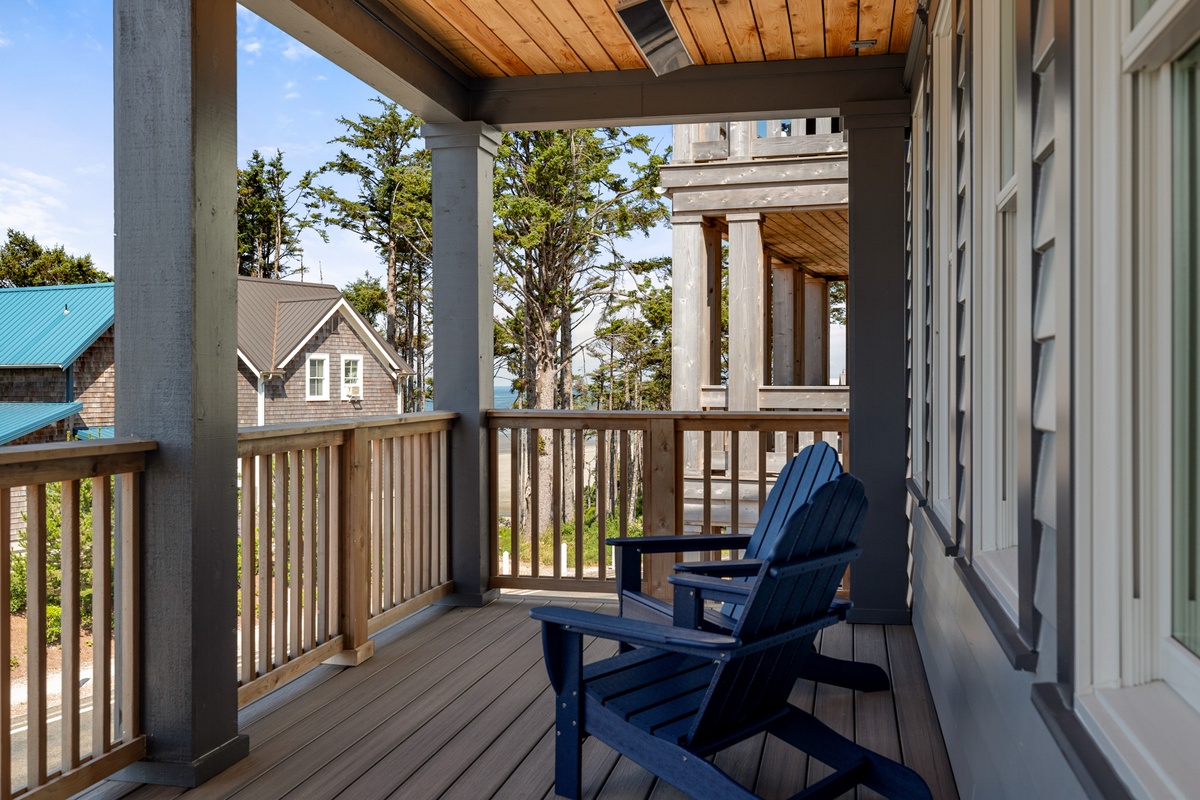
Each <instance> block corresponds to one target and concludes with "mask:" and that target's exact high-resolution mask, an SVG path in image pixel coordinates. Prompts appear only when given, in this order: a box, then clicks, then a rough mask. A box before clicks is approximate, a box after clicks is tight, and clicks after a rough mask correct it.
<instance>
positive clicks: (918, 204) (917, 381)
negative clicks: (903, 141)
mask: <svg viewBox="0 0 1200 800" xmlns="http://www.w3.org/2000/svg"><path fill="white" fill-rule="evenodd" d="M925 89H926V87H925V79H924V78H922V80H921V83H920V85H919V86H918V87H917V89H916V90H915V91H914V93H913V96H914V97H915V98H916V102H915V104H914V107H913V124H912V130H913V132H914V133H913V138H912V208H913V214H912V220H913V223H912V225H913V227H912V248H913V252H912V259H913V270H912V332H911V333H912V409H911V414H912V419H910V420H909V427H910V429H911V431H912V433H911V437H910V440H911V443H912V444H911V446H912V453H911V457H912V479H913V482H914V483H916V484H917V486H920V487H922V488H923V487H924V486H925V388H926V381H927V380H928V376H927V375H926V374H925V274H926V271H927V270H928V269H929V265H928V264H926V263H925V214H924V213H922V212H921V211H920V210H921V209H924V208H925V108H926V106H925V101H926V96H925Z"/></svg>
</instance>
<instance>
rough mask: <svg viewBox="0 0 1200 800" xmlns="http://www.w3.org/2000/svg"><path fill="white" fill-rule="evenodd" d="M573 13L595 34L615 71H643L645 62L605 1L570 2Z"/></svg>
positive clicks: (579, 0) (572, 0) (573, 0)
mask: <svg viewBox="0 0 1200 800" xmlns="http://www.w3.org/2000/svg"><path fill="white" fill-rule="evenodd" d="M571 5H573V6H574V7H575V12H576V13H577V14H579V16H580V17H581V18H582V19H583V21H584V22H585V23H586V24H587V26H588V27H589V28H590V29H591V31H592V33H593V34H595V36H596V39H597V41H599V42H600V44H601V46H602V47H603V48H604V49H605V51H606V52H607V53H608V57H609V58H611V59H612V60H613V63H614V64H616V65H617V69H644V68H645V66H646V62H645V60H643V59H642V54H641V53H640V52H638V49H637V47H635V46H634V44H633V40H632V39H630V38H629V34H628V33H626V32H625V26H624V25H622V24H621V21H620V20H619V19H617V14H616V12H615V11H613V8H612V6H611V5H609V3H608V2H607V0H571Z"/></svg>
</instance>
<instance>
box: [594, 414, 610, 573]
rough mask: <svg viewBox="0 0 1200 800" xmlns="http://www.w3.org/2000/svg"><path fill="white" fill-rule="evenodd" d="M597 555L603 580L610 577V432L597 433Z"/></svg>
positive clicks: (601, 431) (599, 430)
mask: <svg viewBox="0 0 1200 800" xmlns="http://www.w3.org/2000/svg"><path fill="white" fill-rule="evenodd" d="M596 534H597V535H596V549H597V550H599V552H598V553H596V559H597V564H598V565H599V569H598V571H597V574H598V575H599V577H600V579H601V580H604V579H605V578H606V577H608V545H606V544H605V543H604V539H605V538H606V537H607V536H608V431H606V430H604V429H603V428H600V429H598V430H597V431H596Z"/></svg>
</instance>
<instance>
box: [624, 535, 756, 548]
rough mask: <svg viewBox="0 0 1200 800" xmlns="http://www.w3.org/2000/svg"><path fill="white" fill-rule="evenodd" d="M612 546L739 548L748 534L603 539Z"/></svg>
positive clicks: (748, 540) (747, 540) (746, 540)
mask: <svg viewBox="0 0 1200 800" xmlns="http://www.w3.org/2000/svg"><path fill="white" fill-rule="evenodd" d="M604 542H605V544H610V545H612V546H613V547H633V548H635V549H637V550H640V551H641V552H643V553H691V552H696V551H698V550H741V549H744V548H745V547H746V545H747V544H749V543H750V536H749V534H745V533H738V534H729V533H700V534H695V535H688V536H627V537H623V536H615V537H613V538H611V539H605V540H604Z"/></svg>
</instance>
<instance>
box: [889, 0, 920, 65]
mask: <svg viewBox="0 0 1200 800" xmlns="http://www.w3.org/2000/svg"><path fill="white" fill-rule="evenodd" d="M916 13H917V0H896V11H895V13H894V15H893V18H892V46H891V51H890V52H893V53H907V52H908V43H909V40H910V39H911V38H912V30H913V23H914V22H915V21H916V20H915V17H916Z"/></svg>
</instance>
